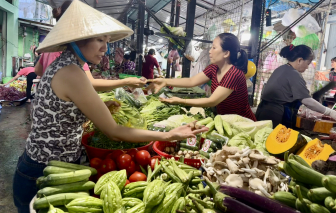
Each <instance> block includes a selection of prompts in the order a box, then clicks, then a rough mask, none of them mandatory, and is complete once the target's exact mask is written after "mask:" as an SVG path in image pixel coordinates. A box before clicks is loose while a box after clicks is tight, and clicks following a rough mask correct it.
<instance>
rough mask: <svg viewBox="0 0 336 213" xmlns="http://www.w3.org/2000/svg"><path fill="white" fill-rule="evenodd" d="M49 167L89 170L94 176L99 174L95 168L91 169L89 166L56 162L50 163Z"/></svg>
mask: <svg viewBox="0 0 336 213" xmlns="http://www.w3.org/2000/svg"><path fill="white" fill-rule="evenodd" d="M48 166H58V167H62V168H67V169H74V170H82V169H89V170H90V171H91V173H92V175H96V174H97V170H96V169H95V168H92V167H89V166H83V165H78V164H73V163H67V162H61V161H55V160H52V161H49V163H48Z"/></svg>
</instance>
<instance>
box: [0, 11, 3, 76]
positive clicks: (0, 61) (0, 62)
mask: <svg viewBox="0 0 336 213" xmlns="http://www.w3.org/2000/svg"><path fill="white" fill-rule="evenodd" d="M3 14H4V12H2V10H0V31H1V29H2V26H1V25H2V20H3ZM2 48H3V47H2V39H1V32H0V72H2Z"/></svg>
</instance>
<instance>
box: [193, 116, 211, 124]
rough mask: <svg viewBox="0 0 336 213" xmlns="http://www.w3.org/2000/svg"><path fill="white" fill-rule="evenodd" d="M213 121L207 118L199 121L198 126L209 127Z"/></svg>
mask: <svg viewBox="0 0 336 213" xmlns="http://www.w3.org/2000/svg"><path fill="white" fill-rule="evenodd" d="M211 121H213V119H212V118H211V117H207V118H205V119H203V120H200V121H198V122H197V123H196V124H198V125H207V124H208V123H210V122H211Z"/></svg>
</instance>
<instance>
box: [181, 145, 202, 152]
mask: <svg viewBox="0 0 336 213" xmlns="http://www.w3.org/2000/svg"><path fill="white" fill-rule="evenodd" d="M180 146H181V147H183V148H186V149H189V150H192V151H198V150H199V148H198V147H197V146H188V145H187V144H185V143H180Z"/></svg>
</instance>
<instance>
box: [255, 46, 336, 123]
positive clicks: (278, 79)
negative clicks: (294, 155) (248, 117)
mask: <svg viewBox="0 0 336 213" xmlns="http://www.w3.org/2000/svg"><path fill="white" fill-rule="evenodd" d="M280 56H281V57H283V58H286V59H287V61H288V63H287V64H285V65H282V66H280V67H278V68H277V69H275V70H274V72H273V73H272V75H271V77H270V78H269V80H268V81H267V84H266V85H265V87H264V90H263V91H262V95H261V103H260V104H259V106H258V109H257V113H256V117H257V120H272V122H273V127H276V126H277V125H278V124H280V123H281V124H283V125H285V126H287V127H288V128H293V127H295V122H296V115H297V112H298V109H299V107H300V105H301V103H302V104H304V105H305V106H306V107H307V108H309V109H311V110H314V111H316V112H319V113H323V114H324V115H328V116H330V117H332V118H333V119H336V112H335V111H333V110H331V109H329V108H326V107H324V106H323V105H321V104H320V103H319V102H317V101H315V100H314V99H313V98H311V96H310V94H309V90H308V89H307V86H306V82H305V80H304V79H303V77H302V73H303V72H304V71H305V70H306V69H307V68H308V66H309V64H310V63H311V62H312V60H313V59H314V53H313V50H312V49H311V48H310V47H308V46H306V45H298V46H293V45H290V46H286V47H284V48H283V49H282V50H281V51H280Z"/></svg>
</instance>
